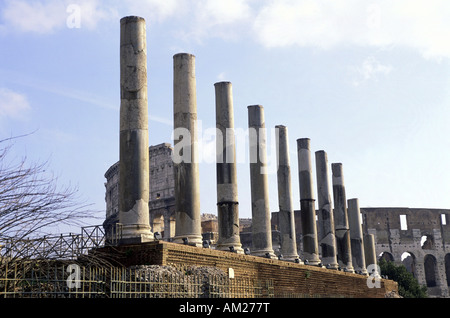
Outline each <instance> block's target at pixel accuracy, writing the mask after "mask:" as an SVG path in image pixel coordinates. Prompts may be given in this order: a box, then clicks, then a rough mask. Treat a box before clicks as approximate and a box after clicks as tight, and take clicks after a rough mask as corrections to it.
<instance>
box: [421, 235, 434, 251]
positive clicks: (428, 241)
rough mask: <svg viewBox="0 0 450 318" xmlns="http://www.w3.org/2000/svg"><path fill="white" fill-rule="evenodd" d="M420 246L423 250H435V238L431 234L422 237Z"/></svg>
mask: <svg viewBox="0 0 450 318" xmlns="http://www.w3.org/2000/svg"><path fill="white" fill-rule="evenodd" d="M420 244H421V245H422V249H424V250H433V249H434V238H433V236H432V235H429V234H427V235H424V236H422V238H421V240H420Z"/></svg>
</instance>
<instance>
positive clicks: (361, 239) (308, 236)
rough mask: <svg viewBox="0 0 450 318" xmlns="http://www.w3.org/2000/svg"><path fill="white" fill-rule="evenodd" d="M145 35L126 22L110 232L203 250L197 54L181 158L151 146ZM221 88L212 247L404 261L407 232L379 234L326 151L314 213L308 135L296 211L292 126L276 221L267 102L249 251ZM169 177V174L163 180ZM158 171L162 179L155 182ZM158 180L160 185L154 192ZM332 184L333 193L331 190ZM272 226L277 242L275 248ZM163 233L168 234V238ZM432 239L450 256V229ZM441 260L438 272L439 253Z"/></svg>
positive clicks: (176, 85) (180, 82)
mask: <svg viewBox="0 0 450 318" xmlns="http://www.w3.org/2000/svg"><path fill="white" fill-rule="evenodd" d="M145 32H146V31H145V20H144V19H143V18H140V17H134V16H131V17H125V18H123V19H121V32H120V36H121V40H120V83H121V85H120V87H121V106H120V158H119V162H118V163H116V164H115V165H113V166H112V167H111V168H110V169H109V170H108V171H107V173H106V174H105V177H106V178H107V179H108V182H107V183H106V184H105V185H106V190H107V191H106V201H107V211H108V212H107V213H108V216H107V220H106V221H105V224H104V226H105V229H106V230H107V231H108V229H109V228H110V225H111V224H114V223H119V224H120V226H121V231H122V232H121V240H120V244H139V243H145V242H151V241H154V240H166V241H172V242H175V243H179V244H185V245H191V246H196V247H202V246H204V244H205V243H206V244H209V243H210V242H209V241H207V240H204V233H203V231H202V218H201V213H200V204H199V202H200V191H199V170H198V169H199V168H198V162H197V160H196V159H197V158H198V149H197V126H196V125H197V122H196V119H197V103H196V78H195V56H194V55H192V54H188V53H179V54H176V55H174V56H173V96H174V99H173V102H174V104H173V107H174V108H173V111H174V149H176V150H177V151H176V154H175V155H176V156H177V160H175V159H174V158H175V157H174V153H173V149H172V148H171V147H170V145H169V144H162V145H158V146H154V147H153V148H152V147H149V145H148V114H147V111H148V104H147V56H146V34H145ZM214 86H215V97H216V127H217V129H218V130H220V132H222V134H221V135H222V137H223V140H219V138H218V139H217V140H218V141H217V142H218V147H217V149H218V156H217V159H218V160H217V164H216V166H217V189H216V190H217V229H218V231H217V232H218V235H217V240H216V241H215V242H214V248H215V249H217V250H222V251H229V252H234V253H238V254H251V255H254V256H259V257H264V258H270V259H277V258H279V259H281V260H285V261H289V262H295V263H300V264H301V263H304V264H308V265H314V266H318V267H326V268H328V269H334V270H337V269H341V270H343V271H346V272H350V273H358V274H362V275H369V274H373V275H378V273H377V272H376V270H377V267H372V268H371V272H370V273H369V272H368V270H367V268H368V265H372V264H373V265H376V264H377V258H378V255H377V253H379V251H380V250H381V248H382V247H383V248H384V247H385V246H386V245H387V246H388V251H387V252H388V253H390V254H389V255H391V256H392V259H393V260H396V261H398V258H399V255H398V252H397V250H396V248H395V247H394V246H395V244H398V243H399V242H400V241H401V231H399V230H394V229H393V228H388V229H387V232H386V231H385V232H383V231H382V230H380V226H379V225H380V222H379V223H378V224H375V223H371V225H368V220H372V219H373V218H375V219H376V216H375V217H374V215H375V213H372V212H371V211H369V210H368V209H361V208H360V206H359V201H358V199H356V198H353V199H349V200H347V198H346V193H345V184H344V175H343V166H342V164H341V163H332V164H331V174H330V171H329V170H330V168H329V164H328V158H327V154H326V152H325V151H323V150H320V151H317V152H315V162H316V171H315V173H316V177H317V178H316V179H317V183H318V184H317V203H318V210H317V211H316V208H315V206H316V190H315V187H314V184H313V171H312V154H311V147H310V142H311V141H310V139H308V138H299V139H297V154H298V157H297V159H298V170H299V185H300V207H301V208H300V211H294V209H293V204H292V190H291V178H292V176H291V174H290V158H289V150H288V129H287V127H285V126H283V125H277V126H276V128H277V130H278V132H279V133H278V137H277V140H276V141H277V147H278V149H279V151H278V153H277V156H278V157H277V159H278V162H279V169H278V172H277V180H278V199H279V206H280V211H278V212H277V216H276V224H273V223H274V222H273V221H274V219H275V218H274V217H273V216H272V213H271V211H270V210H269V201H268V200H269V196H268V179H267V174H266V173H262V172H263V171H264V169H267V167H266V162H267V160H265V159H266V136H265V133H266V132H265V130H266V121H265V118H264V108H263V106H261V105H250V106H248V107H247V109H248V127H249V130H250V131H251V132H252V133H250V136H249V138H250V143H249V144H250V149H249V150H250V158H253V159H254V160H251V162H250V181H251V200H252V207H251V209H252V219H251V246H250V247H248V246H243V244H242V242H241V237H242V233H241V231H240V226H239V222H240V218H239V199H238V191H237V182H236V179H237V178H236V166H235V162H236V161H235V155H236V154H235V144H234V135H233V131H234V110H233V96H232V85H231V83H230V82H218V83H215V85H214ZM230 131H231V132H232V133H231V134H230ZM185 132H188V133H189V138H186V136H187V135H185V134H184V133H185ZM253 132H254V133H253ZM230 137H231V138H230ZM180 147H181V148H180ZM180 149H181V151H180ZM221 149H222V151H220V150H221ZM158 154H161V157H160V158H161V161H158V160H155V159H156V158H157V156H158ZM168 154H170V155H171V157H172V159H173V160H165V159H164V158H166V159H167V158H168V156H167V155H168ZM180 158H181V160H179V159H180ZM152 160H153V161H154V162H153V164H152ZM162 171H164V172H162ZM161 174H162V175H163V176H164V177H162V178H160V177H161ZM153 175H155V176H156V177H155V179H153V177H152V176H153ZM157 176H159V177H157ZM154 180H159V181H157V182H154ZM150 184H153V185H155V184H156V185H155V186H154V187H153V189H151V187H150ZM330 184H332V188H330V187H329V185H330ZM114 193H117V196H115V195H114ZM116 207H117V208H116ZM152 211H153V212H154V213H152ZM155 215H156V216H155ZM158 216H163V219H164V225H163V226H161V224H158V220H159V219H160V217H158ZM363 221H364V222H363ZM381 223H382V224H387V225H388V226H389V224H391V223H389V222H387V223H386V222H384V221H383V222H381ZM369 226H370V227H369ZM274 227H275V228H276V231H277V232H278V237H279V240H278V242H277V244H278V245H279V246H276V247H277V248H276V249H274V238H273V231H274ZM161 229H164V230H161ZM161 232H162V233H163V235H164V236H163V237H161V236H160V235H161ZM419 232H420V231H419ZM417 233H418V232H417V230H415V228H412V229H411V230H409V232H408V236H407V237H408V238H410V239H411V240H410V243H411V244H413V242H416V241H415V239H416V238H417V237H418V236H420V234H417ZM432 234H434V236H433V238H434V241H433V242H434V246H437V244H436V242H437V241H439V240H441V239H442V242H443V244H442V247H443V248H444V250H445V246H446V243H445V242H444V240H443V239H444V237H445V235H443V232H441V235H438V234H437V233H434V232H433V233H432ZM155 236H156V237H155ZM299 237H300V238H299ZM275 241H276V240H275ZM414 244H415V243H414ZM447 248H448V247H447ZM411 251H412V250H411ZM386 255H388V254H386ZM448 255H449V254H446V255H445V259H446V260H447V262H446V265H445V269H446V272H447V274H446V275H447V283H446V284H445V285H448V282H449V281H450V280H449V272H450V271H449V269H448V267H449V265H447V264H448V263H450V262H449V261H448V259H449V257H448ZM417 256H422V255H421V254H419V255H417ZM441 258H442V257H441ZM428 262H430V261H428ZM434 264H435V265H434V266H437V265H436V264H437V263H436V256H434ZM415 268H417V270H416V275H419V274H420V271H421V270H422V268H423V267H422V266H421V265H420V262H417V259H416V263H415ZM440 271H442V270H441V269H440ZM430 275H431V274H430ZM430 275H429V276H430ZM417 277H419V276H417ZM434 277H435V279H434V283H435V284H437V282H440V283H442V282H443V281H444V280H445V279H444V278H443V275H442V273H440V274H438V275H436V274H434ZM428 280H430V281H431V278H430V279H428V278H427V279H426V280H423V279H422V280H421V279H419V282H424V281H426V282H427V283H428ZM439 288H440V291H442V293H441V295H444V296H445V295H447V294H448V288H447V286H444V284H441V285H440V287H439Z"/></svg>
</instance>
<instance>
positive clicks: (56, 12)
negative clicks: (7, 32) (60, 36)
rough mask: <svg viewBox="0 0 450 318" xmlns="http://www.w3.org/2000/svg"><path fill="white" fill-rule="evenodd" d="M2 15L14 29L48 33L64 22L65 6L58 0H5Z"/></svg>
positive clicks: (6, 22)
mask: <svg viewBox="0 0 450 318" xmlns="http://www.w3.org/2000/svg"><path fill="white" fill-rule="evenodd" d="M2 16H3V21H5V25H6V26H8V27H10V28H13V29H14V31H22V32H34V33H49V32H52V31H54V30H55V29H56V28H58V27H60V26H62V25H64V24H65V21H66V6H65V5H64V2H62V1H58V0H53V1H46V2H39V1H35V2H30V1H7V2H6V5H5V7H4V9H3V11H2Z"/></svg>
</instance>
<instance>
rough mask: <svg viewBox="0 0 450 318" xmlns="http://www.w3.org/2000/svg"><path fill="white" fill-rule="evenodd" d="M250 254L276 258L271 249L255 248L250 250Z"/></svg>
mask: <svg viewBox="0 0 450 318" xmlns="http://www.w3.org/2000/svg"><path fill="white" fill-rule="evenodd" d="M251 255H253V256H258V257H264V258H270V259H278V257H277V256H276V255H275V253H274V252H273V250H257V251H252V252H251Z"/></svg>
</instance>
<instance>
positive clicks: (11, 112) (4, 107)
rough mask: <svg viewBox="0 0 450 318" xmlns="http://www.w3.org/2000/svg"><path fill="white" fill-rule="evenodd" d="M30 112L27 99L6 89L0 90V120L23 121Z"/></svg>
mask: <svg viewBox="0 0 450 318" xmlns="http://www.w3.org/2000/svg"><path fill="white" fill-rule="evenodd" d="M30 111H31V107H30V104H29V102H28V100H27V97H26V96H25V95H23V94H19V93H16V92H14V91H12V90H10V89H8V88H4V87H3V88H0V119H4V118H5V119H8V118H9V119H17V120H25V119H27V118H28V115H29V112H30Z"/></svg>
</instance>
